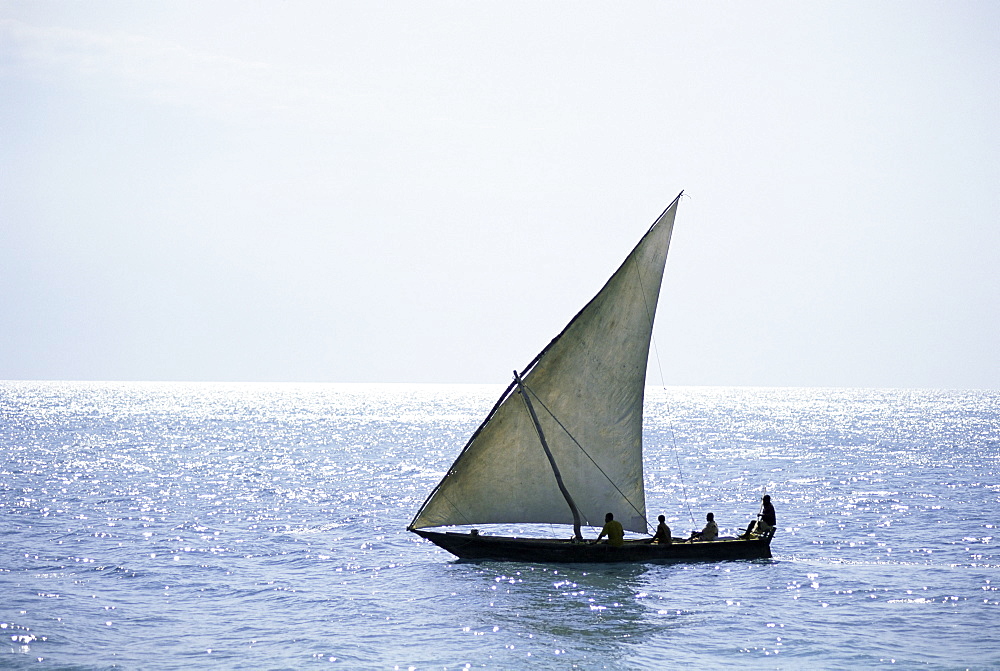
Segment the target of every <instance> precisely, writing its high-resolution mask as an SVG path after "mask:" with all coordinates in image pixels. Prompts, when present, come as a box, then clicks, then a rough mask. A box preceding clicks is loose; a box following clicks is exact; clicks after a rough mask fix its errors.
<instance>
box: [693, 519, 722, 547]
mask: <svg viewBox="0 0 1000 671" xmlns="http://www.w3.org/2000/svg"><path fill="white" fill-rule="evenodd" d="M718 537H719V525H718V524H716V523H715V515H714V514H712V513H708V514H707V515H705V528H704V529H702V530H701V531H692V532H691V538H689V539H688V541H714V540H715V539H716V538H718Z"/></svg>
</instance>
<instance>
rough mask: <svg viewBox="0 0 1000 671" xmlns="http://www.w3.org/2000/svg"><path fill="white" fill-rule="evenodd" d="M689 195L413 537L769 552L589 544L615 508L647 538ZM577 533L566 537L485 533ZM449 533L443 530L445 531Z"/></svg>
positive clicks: (488, 552)
mask: <svg viewBox="0 0 1000 671" xmlns="http://www.w3.org/2000/svg"><path fill="white" fill-rule="evenodd" d="M681 195H683V192H682V193H681V194H679V195H678V196H677V198H675V199H674V200H673V202H671V203H670V205H669V206H668V207H667V208H666V209H665V210H664V211H663V213H662V214H661V215H660V216H659V217H658V218H657V219H656V221H655V222H654V223H653V225H652V226H651V227H650V228H649V230H648V231H647V232H646V234H645V235H644V236H643V237H642V239H641V240H640V241H639V243H638V244H637V245H636V247H635V248H634V249H633V250H632V252H631V253H630V254H629V255H628V257H627V258H626V259H625V261H624V263H622V265H621V266H620V267H619V268H618V270H617V271H616V272H615V273H614V274H613V275H612V276H611V278H610V279H609V280H608V281H607V283H606V284H605V285H604V287H603V288H602V289H601V290H600V292H598V294H597V295H596V296H595V297H594V298H593V299H591V301H590V302H589V303H587V304H586V305H585V306H584V308H583V309H582V310H580V312H579V313H577V315H576V316H575V317H573V319H572V320H570V322H569V324H567V326H566V327H565V328H564V329H563V330H562V332H561V333H559V335H557V336H556V337H555V338H554V339H553V340H552V341H551V342H550V343H549V344H548V345H547V346H546V347H545V348H544V349H543V350H542V351H541V352H540V353H539V354H538V355H537V356H536V357H535V358H534V359H532V361H531V362H530V363H529V364H528V365H527V366H526V367H525V368H524V369H523V370H522V371H521V372H517V371H515V372H514V379H513V381H512V382H511V383H510V385H509V386H508V387H507V388H506V390H505V391H504V392H503V394H501V396H500V399H499V400H498V401H497V402H496V404H495V405H494V406H493V408H492V410H490V412H489V413H488V414H487V416H486V419H485V420H483V422H482V424H480V426H479V428H478V429H476V431H475V432H474V433H473V434H472V436H471V437H470V438H469V441H468V442H467V443H466V445H465V447H464V448H463V449H462V451H461V453H460V454H459V455H458V457H457V458H456V459H455V462H454V463H453V464H452V465H451V468H449V469H448V472H447V473H446V474H445V476H444V477H443V478H442V480H441V481H440V482H439V483H438V485H437V486H436V487H435V488H434V489H433V490H432V491H431V493H430V495H429V496H428V497H427V499H426V501H424V504H423V505H422V506H421V507H420V509H419V510H418V511H417V514H416V515H415V516H414V518H413V520H412V521H411V522H410V524H409V526H408V527H407V529H408V530H409V531H412V532H414V533H416V534H418V535H420V536H421V537H423V538H425V539H427V540H429V541H431V542H432V543H434V544H436V545H438V546H439V547H441V548H443V549H445V550H447V551H448V552H450V553H451V554H453V555H455V556H456V557H459V558H460V559H465V560H500V561H526V562H672V561H699V560H709V561H714V560H723V559H756V558H766V557H770V556H771V551H770V542H771V536H772V535H773V530H770V531H768V532H766V533H764V534H761V535H755V534H744V535H743V536H741V537H739V538H727V539H719V540H713V541H704V542H686V541H682V540H681V539H679V538H678V539H674V541H675V542H671V543H651V542H650V539H649V538H648V536H647V537H645V538H640V539H634V538H629V539H626V540H625V542H624V544H623V545H620V546H616V545H612V544H609V543H594V542H592V541H586V540H584V539H583V534H582V527H583V526H591V527H594V526H596V527H598V528H600V526H601V525H602V524H603V522H604V519H605V514H606V513H608V512H611V513H613V514H614V517H615V519H617V520H618V521H620V522H621V524H622V526H623V528H624V529H625V530H628V531H632V532H635V533H637V534H647V533H648V529H649V527H650V525H649V524H648V521H647V519H646V495H645V486H644V481H643V462H642V412H643V399H644V392H645V385H646V364H647V359H648V357H649V345H650V341H651V338H652V331H653V318H654V316H655V312H656V304H657V299H658V297H659V293H660V285H661V282H662V279H663V272H664V267H665V265H666V259H667V251H668V249H669V248H670V238H671V235H672V233H673V227H674V219H675V217H676V214H677V205H678V202H679V201H680V198H681ZM490 524H494V525H512V524H513V525H517V524H556V525H566V526H567V527H569V526H572V529H573V535H572V537H570V538H537V537H523V536H511V535H497V534H492V533H487V532H484V531H481V530H480V529H479V528H477V527H479V526H482V525H490ZM440 527H445V528H446V529H445V530H440V529H439V528H440Z"/></svg>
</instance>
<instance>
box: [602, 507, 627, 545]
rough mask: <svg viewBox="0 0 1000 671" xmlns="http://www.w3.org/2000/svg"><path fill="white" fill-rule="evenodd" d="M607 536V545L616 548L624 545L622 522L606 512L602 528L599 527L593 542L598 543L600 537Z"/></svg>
mask: <svg viewBox="0 0 1000 671" xmlns="http://www.w3.org/2000/svg"><path fill="white" fill-rule="evenodd" d="M605 536H607V537H608V545H610V546H612V547H616V548H620V547H621V546H623V545H625V529H623V528H622V523H621V522H619V521H618V520H616V519H615V516H614V515H612V514H611V513H608V514H607V515H605V516H604V528H603V529H601V534H600V535H599V536H598V537H597V540H596V541H594V542H595V543H599V542H600V541H601V539H602V538H604V537H605Z"/></svg>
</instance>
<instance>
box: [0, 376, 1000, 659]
mask: <svg viewBox="0 0 1000 671" xmlns="http://www.w3.org/2000/svg"><path fill="white" fill-rule="evenodd" d="M499 392H500V389H499V388H493V387H474V388H466V387H462V386H450V387H434V386H427V387H423V386H420V385H375V386H352V385H200V384H152V383H144V384H133V383H128V384H125V383H121V384H112V383H3V385H0V413H2V414H0V417H2V418H3V424H2V425H0V439H2V441H3V444H2V447H3V456H2V460H0V473H2V474H3V478H2V480H0V497H2V498H0V505H2V509H3V511H4V524H3V526H2V527H0V544H2V545H0V549H2V551H3V552H2V556H3V557H4V565H3V566H2V567H0V594H4V595H10V597H8V600H7V601H6V602H4V603H0V623H2V624H3V625H5V626H3V627H0V629H2V631H3V632H5V633H6V632H9V634H7V635H10V636H13V637H14V638H11V639H9V640H8V643H7V646H6V648H5V647H3V646H0V654H5V653H6V654H8V656H7V657H5V658H4V660H3V664H4V665H9V664H8V663H7V662H8V660H15V661H14V665H15V667H16V666H17V665H19V664H21V661H18V660H24V662H23V663H24V665H25V666H26V665H28V663H29V662H30V663H31V664H34V663H36V658H37V657H44V658H45V659H46V660H47V661H49V662H50V663H53V664H56V665H60V664H62V665H65V664H72V663H77V660H79V659H80V656H81V655H84V654H86V655H88V656H87V659H88V660H90V661H88V663H92V664H94V665H95V666H110V665H112V664H118V665H120V666H124V667H127V668H134V667H142V666H152V665H155V666H157V667H158V668H189V667H190V666H191V665H192V664H194V663H195V661H194V660H197V664H198V665H204V664H207V663H208V662H206V661H204V660H206V659H208V658H211V660H212V665H216V666H218V667H232V666H250V667H257V666H262V665H264V666H287V667H300V666H303V665H305V664H309V663H324V664H329V663H330V662H331V660H335V663H338V664H341V665H344V666H347V667H349V668H350V667H371V666H375V667H380V668H381V667H390V668H391V667H393V666H400V667H401V668H407V667H409V666H413V667H416V668H426V667H430V666H447V667H449V668H459V667H462V666H466V665H471V666H486V667H494V668H495V667H507V668H510V667H515V668H516V667H523V666H524V665H525V664H527V663H529V661H530V663H531V664H532V666H533V667H534V666H537V667H540V668H565V667H566V666H572V665H574V664H576V665H578V666H582V667H595V666H609V667H612V668H636V667H647V668H655V667H656V665H657V664H658V663H659V662H662V660H663V659H664V658H669V659H671V660H672V662H676V664H677V665H678V666H692V667H705V666H713V665H720V664H723V663H724V664H733V665H740V666H750V667H755V666H756V667H761V666H768V665H769V664H771V663H770V662H769V661H768V660H771V659H789V660H794V661H795V664H796V665H798V664H799V663H802V664H804V665H807V666H816V667H831V666H833V667H836V666H845V665H848V664H851V665H855V666H856V665H858V662H857V660H858V659H860V660H862V662H861V665H862V666H866V667H878V666H882V665H889V664H890V662H888V661H885V660H889V659H892V660H895V662H894V664H896V665H904V666H907V667H912V666H914V665H917V664H929V665H930V666H935V665H937V666H942V667H947V666H954V665H955V663H956V661H957V660H962V661H963V662H964V663H965V665H976V664H978V665H980V666H996V665H1000V659H998V658H994V657H991V656H990V653H989V650H992V649H993V648H991V647H990V646H989V642H988V641H986V640H984V638H983V637H984V634H983V632H982V628H981V622H982V621H986V620H989V619H992V618H994V617H995V615H996V612H997V611H996V609H997V608H998V607H1000V603H998V597H997V593H998V592H997V588H996V586H995V585H994V582H995V580H994V581H992V582H991V579H992V573H993V572H995V570H996V568H998V567H1000V556H998V553H997V550H996V533H995V528H996V520H993V519H989V515H988V514H987V513H986V512H984V511H990V510H995V509H996V506H997V502H998V499H997V497H998V493H1000V484H998V482H997V481H996V479H995V476H993V475H992V474H995V473H997V472H1000V449H998V446H1000V436H998V432H1000V428H998V427H1000V421H998V416H1000V400H998V396H997V394H991V393H987V392H912V391H898V392H896V391H885V390H876V391H872V390H800V389H795V390H753V389H737V390H734V389H668V390H650V391H649V394H648V404H649V408H648V412H647V414H646V442H647V446H648V451H647V455H646V478H647V482H648V483H649V488H648V492H647V508H648V510H649V511H650V513H651V514H658V513H661V512H662V513H663V514H665V515H667V517H668V520H669V521H670V524H671V527H672V528H674V529H686V527H687V526H688V525H694V523H695V521H700V519H702V518H703V515H704V512H705V511H706V510H713V511H714V512H715V513H716V515H717V517H718V518H719V520H720V525H722V526H723V527H724V528H725V529H728V530H733V529H737V528H739V527H740V526H741V525H745V523H746V521H747V520H748V519H750V518H751V517H752V516H753V514H755V512H756V508H757V504H758V502H759V497H760V495H761V493H762V492H763V491H764V488H765V487H766V491H767V492H769V493H771V494H772V495H773V496H774V497H775V500H776V502H777V503H778V514H779V534H778V536H776V539H775V543H774V551H775V555H776V558H775V560H773V561H766V562H733V563H729V564H708V565H678V566H618V567H610V568H608V567H604V568H597V569H593V568H588V567H582V568H581V567H576V568H573V567H569V568H561V567H545V566H530V565H523V564H495V563H489V562H487V563H481V564H463V563H455V562H452V561H451V558H450V557H449V556H447V555H446V554H444V553H443V552H441V551H440V550H438V549H437V548H435V547H434V546H431V545H429V544H427V543H426V542H424V541H422V540H420V539H419V538H416V537H415V536H412V535H411V534H408V533H406V531H405V526H406V524H407V522H408V521H409V519H410V517H411V516H412V515H413V513H414V512H415V511H416V509H417V507H419V505H420V503H421V502H422V501H423V499H424V497H426V495H427V493H428V492H429V491H430V489H431V488H432V487H433V486H434V485H435V484H436V483H437V480H438V479H439V478H440V476H441V474H442V473H443V472H444V471H445V470H446V469H447V468H448V466H449V464H450V463H451V461H452V459H454V457H455V456H456V455H457V453H458V451H459V450H460V449H461V447H462V445H464V443H465V441H466V440H467V438H468V435H469V434H470V433H471V431H473V430H474V429H475V427H476V426H477V425H478V423H479V421H481V419H482V417H483V415H484V414H485V413H486V411H488V409H489V407H491V406H492V404H493V402H494V401H495V400H496V399H495V396H496V395H498V394H499ZM942 511H947V514H943V513H942ZM591 533H595V532H593V531H591ZM943 609H947V612H948V614H949V618H950V619H949V623H950V628H949V629H948V630H947V631H942V630H941V628H940V627H939V622H938V618H939V616H940V613H941V612H942V610H943ZM109 622H110V623H111V624H110V625H109V624H108V623H109ZM875 622H878V623H880V626H879V631H878V634H877V635H876V634H875V633H873V631H872V623H875ZM779 636H780V638H778V637H779ZM138 643H141V645H137V644H138ZM151 649H155V650H156V651H157V652H156V657H155V659H153V658H150V657H149V656H148V655H149V653H148V652H144V651H148V650H151ZM102 651H103V652H102ZM209 651H211V652H209ZM771 665H773V664H771Z"/></svg>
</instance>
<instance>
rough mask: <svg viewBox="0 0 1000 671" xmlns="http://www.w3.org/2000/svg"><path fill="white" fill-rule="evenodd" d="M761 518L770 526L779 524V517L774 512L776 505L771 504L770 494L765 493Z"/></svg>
mask: <svg viewBox="0 0 1000 671" xmlns="http://www.w3.org/2000/svg"><path fill="white" fill-rule="evenodd" d="M760 519H761V521H762V522H763V523H764V524H766V525H768V526H770V527H776V526H778V518H777V517H776V516H775V514H774V506H773V505H771V497H770V496H769V495H768V494H764V499H763V502H762V503H761V511H760Z"/></svg>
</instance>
